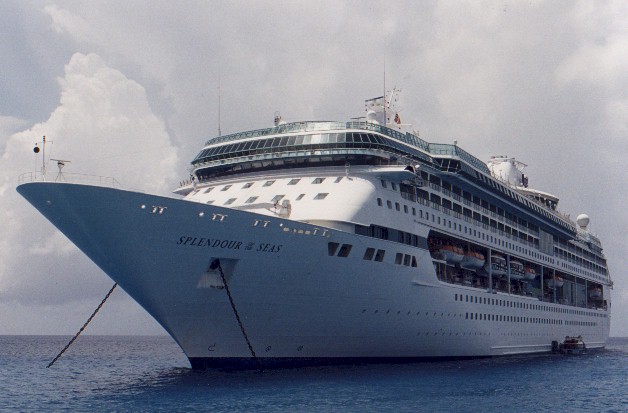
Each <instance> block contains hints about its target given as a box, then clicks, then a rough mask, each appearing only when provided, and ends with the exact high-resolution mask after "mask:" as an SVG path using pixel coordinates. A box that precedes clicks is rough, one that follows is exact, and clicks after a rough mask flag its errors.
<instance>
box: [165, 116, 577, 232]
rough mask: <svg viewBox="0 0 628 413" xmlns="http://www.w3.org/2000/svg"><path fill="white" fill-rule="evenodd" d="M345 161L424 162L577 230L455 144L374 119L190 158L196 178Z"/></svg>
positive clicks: (227, 142) (283, 132) (316, 127)
mask: <svg viewBox="0 0 628 413" xmlns="http://www.w3.org/2000/svg"><path fill="white" fill-rule="evenodd" d="M350 165H372V166H382V165H391V166H404V167H405V166H408V167H409V168H410V169H412V170H413V171H416V170H418V169H419V168H421V167H423V168H426V169H430V170H435V171H438V172H439V173H441V174H443V175H449V176H458V177H459V179H460V180H463V181H465V182H470V183H471V184H472V185H473V186H475V187H480V188H481V189H482V190H483V191H485V192H488V193H490V194H492V195H493V196H494V197H495V198H499V199H504V200H505V201H507V202H510V203H514V204H515V205H517V206H518V207H519V208H522V209H524V210H526V211H527V212H528V213H529V214H532V215H534V216H537V217H538V219H539V220H541V221H547V222H549V223H550V225H552V226H555V227H556V228H557V229H559V230H560V231H562V232H564V233H565V234H567V235H569V236H576V234H577V231H576V225H575V223H574V222H573V221H571V220H570V219H569V218H568V217H567V216H565V215H563V214H561V213H560V212H558V211H556V210H554V209H553V208H550V207H548V206H547V205H544V204H543V203H542V202H537V201H535V199H531V198H530V197H527V196H526V195H525V194H523V193H521V192H520V191H519V190H518V188H516V187H514V186H512V185H510V184H509V183H508V182H504V181H503V180H500V179H497V178H495V177H494V176H492V174H491V172H490V170H489V168H488V166H487V165H486V164H485V163H484V162H482V161H481V160H480V159H478V158H476V157H475V156H473V155H471V154H470V153H468V152H467V151H465V150H463V149H462V148H460V147H459V146H458V145H451V144H441V143H429V142H427V141H425V140H423V139H421V138H419V137H418V136H416V135H414V134H412V133H402V132H400V131H398V130H395V129H393V128H389V127H386V126H383V125H381V124H378V123H372V122H366V121H361V122H295V123H288V124H280V125H277V126H274V127H271V128H265V129H258V130H253V131H247V132H240V133H235V134H231V135H226V136H220V137H215V138H212V139H209V140H208V141H207V142H206V143H205V146H204V147H203V149H202V150H201V151H200V152H199V154H198V155H197V156H196V157H195V158H194V160H193V161H192V166H193V169H194V175H195V176H196V178H197V179H198V180H199V181H201V182H202V181H206V180H211V179H214V178H217V177H226V176H229V175H236V174H242V173H247V172H255V171H270V170H276V171H278V170H286V169H294V168H311V167H315V166H321V167H339V166H350ZM473 190H477V188H473ZM185 191H186V188H180V189H179V190H177V192H178V193H181V194H184V193H185Z"/></svg>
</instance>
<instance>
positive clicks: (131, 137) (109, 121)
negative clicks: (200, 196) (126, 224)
mask: <svg viewBox="0 0 628 413" xmlns="http://www.w3.org/2000/svg"><path fill="white" fill-rule="evenodd" d="M59 83H60V86H61V98H60V102H59V106H58V107H57V108H56V109H55V110H54V111H53V112H52V113H51V115H50V117H49V119H48V120H47V121H45V122H42V123H39V124H36V125H34V126H33V127H31V128H30V129H28V130H25V131H22V132H19V133H16V134H14V135H12V136H11V137H10V139H9V140H8V142H7V145H6V148H5V151H4V153H3V155H2V163H0V177H2V181H0V221H1V222H2V223H3V233H2V237H0V298H1V299H2V301H4V302H5V303H6V302H9V301H16V302H19V303H22V304H26V303H28V304H31V305H32V304H36V305H46V304H54V303H61V302H66V301H67V300H77V299H81V298H84V297H85V296H90V295H92V294H99V293H100V292H101V291H102V289H103V284H105V285H106V284H108V283H109V281H107V278H106V277H104V276H103V274H102V272H101V271H100V270H99V269H97V268H96V267H95V265H94V264H93V263H91V262H89V261H88V260H87V258H86V257H84V256H83V255H82V254H81V253H79V252H78V250H77V249H76V247H74V246H73V245H72V244H71V243H70V242H69V241H68V240H67V239H66V238H65V237H64V236H62V235H60V234H59V232H58V231H56V230H55V229H54V228H53V227H52V226H51V225H50V224H49V223H48V222H47V221H45V220H44V219H43V218H42V217H41V216H39V214H38V213H37V212H36V211H35V210H34V209H33V208H32V207H30V206H27V204H26V202H25V201H24V200H22V199H21V198H19V196H18V195H17V193H16V192H15V182H16V178H17V175H18V174H19V171H25V170H28V169H31V168H32V167H33V166H34V165H39V163H35V162H34V158H33V157H34V156H35V155H34V154H33V151H32V148H33V144H34V143H35V142H37V141H38V140H39V139H40V137H41V136H42V135H46V136H47V137H48V141H49V144H48V145H47V148H46V150H47V153H46V155H47V156H46V157H47V158H48V157H53V158H62V159H67V160H70V161H71V163H69V164H67V166H66V168H65V169H64V173H65V174H66V175H67V176H70V175H69V174H72V173H89V174H94V175H101V176H112V177H115V178H116V179H117V180H118V181H119V182H121V183H122V184H123V185H124V186H125V187H130V188H138V189H142V190H146V191H150V192H154V193H164V192H168V191H169V190H170V189H171V188H170V185H172V182H174V181H175V180H176V176H177V171H176V169H175V165H176V164H177V161H178V158H177V150H176V148H174V146H173V145H172V144H171V143H170V138H169V136H168V133H167V132H166V130H165V125H164V122H163V121H162V120H160V119H159V118H158V117H156V116H155V115H154V114H153V113H152V111H151V108H150V106H149V104H148V101H147V98H146V91H145V90H144V88H143V87H142V86H141V85H139V84H138V83H137V82H135V81H133V80H130V79H128V78H127V77H126V76H125V75H124V74H122V73H121V72H120V71H118V70H115V69H112V68H110V67H108V66H107V65H106V64H105V62H104V61H103V60H102V59H101V58H100V57H99V56H98V55H95V54H88V55H84V54H79V53H77V54H75V55H74V56H72V58H71V60H70V62H69V63H68V64H67V65H66V67H65V76H64V77H63V78H61V79H59ZM50 165H51V168H50V167H49V177H53V176H55V175H56V174H57V171H56V168H55V167H54V165H53V163H50ZM53 256H54V259H53V258H52V257H53Z"/></svg>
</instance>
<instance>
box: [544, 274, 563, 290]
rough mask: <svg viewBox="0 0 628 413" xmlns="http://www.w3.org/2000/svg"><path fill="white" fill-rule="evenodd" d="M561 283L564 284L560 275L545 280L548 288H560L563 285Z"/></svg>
mask: <svg viewBox="0 0 628 413" xmlns="http://www.w3.org/2000/svg"><path fill="white" fill-rule="evenodd" d="M563 284H565V280H563V279H562V278H561V277H558V276H557V277H556V278H554V279H549V280H547V286H548V287H549V288H554V287H556V288H560V287H562V286H563Z"/></svg>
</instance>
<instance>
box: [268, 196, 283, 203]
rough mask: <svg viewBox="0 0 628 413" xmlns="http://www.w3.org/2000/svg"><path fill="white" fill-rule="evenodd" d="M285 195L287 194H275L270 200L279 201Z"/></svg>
mask: <svg viewBox="0 0 628 413" xmlns="http://www.w3.org/2000/svg"><path fill="white" fill-rule="evenodd" d="M284 196H285V195H275V196H274V197H273V199H271V200H270V202H272V203H276V202H279V201H281V200H282V199H283V197H284Z"/></svg>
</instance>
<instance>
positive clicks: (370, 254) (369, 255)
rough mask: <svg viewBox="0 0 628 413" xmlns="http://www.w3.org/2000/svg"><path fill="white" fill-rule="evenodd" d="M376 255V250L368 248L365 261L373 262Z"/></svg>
mask: <svg viewBox="0 0 628 413" xmlns="http://www.w3.org/2000/svg"><path fill="white" fill-rule="evenodd" d="M374 255H375V248H367V249H366V251H364V259H365V260H368V261H370V260H372V259H373V256H374Z"/></svg>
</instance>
